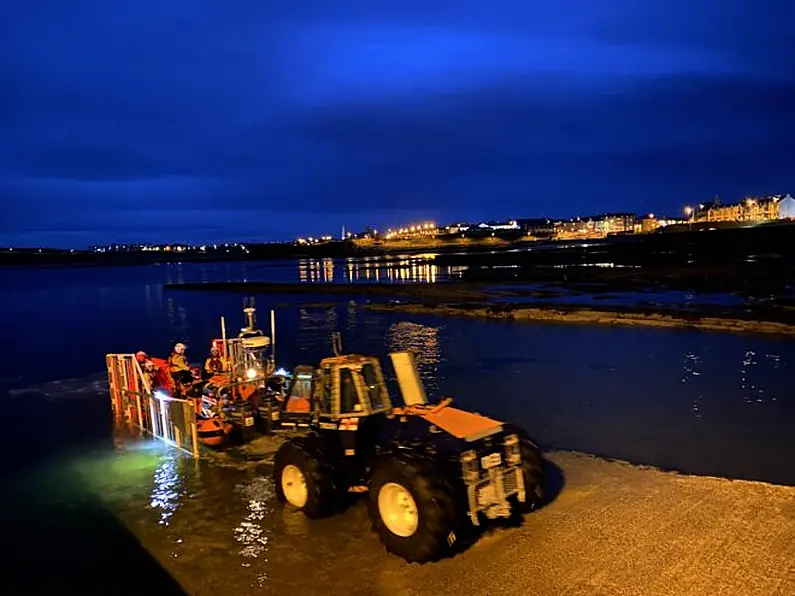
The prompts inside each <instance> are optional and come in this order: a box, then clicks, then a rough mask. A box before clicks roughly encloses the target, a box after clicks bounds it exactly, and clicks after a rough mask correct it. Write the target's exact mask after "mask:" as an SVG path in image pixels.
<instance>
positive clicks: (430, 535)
mask: <svg viewBox="0 0 795 596" xmlns="http://www.w3.org/2000/svg"><path fill="white" fill-rule="evenodd" d="M369 489H370V490H369V513H370V521H371V522H372V525H373V529H374V530H375V531H376V532H377V533H378V537H379V538H380V540H381V542H382V543H383V545H384V547H385V548H386V550H387V551H388V552H390V553H392V554H395V555H397V556H399V557H402V558H403V559H405V560H406V561H408V562H410V563H425V562H428V561H435V560H438V559H441V558H443V557H445V556H448V555H450V554H452V552H453V549H454V547H455V546H456V545H457V542H458V535H457V533H458V531H459V528H461V526H462V521H464V520H465V518H464V516H463V514H462V512H461V509H460V507H458V506H457V505H456V500H455V493H454V490H453V488H452V487H451V486H450V484H449V483H448V482H447V481H445V479H444V478H443V476H442V475H441V474H440V472H439V470H438V469H437V467H436V466H434V465H433V464H432V463H430V462H428V461H425V460H421V459H413V458H409V457H405V456H404V457H401V456H398V457H395V458H393V459H386V458H385V459H382V460H381V461H380V462H378V463H377V464H376V467H375V469H374V470H373V474H372V477H371V479H370V483H369Z"/></svg>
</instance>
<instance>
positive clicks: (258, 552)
mask: <svg viewBox="0 0 795 596" xmlns="http://www.w3.org/2000/svg"><path fill="white" fill-rule="evenodd" d="M235 492H237V493H239V494H240V495H242V497H243V500H244V501H245V502H246V515H245V517H244V518H243V519H242V520H241V521H240V523H239V524H238V525H237V527H236V528H235V540H237V542H238V543H239V544H240V546H241V550H240V555H242V556H243V557H245V558H257V557H261V556H262V555H265V554H267V551H268V540H269V535H270V534H271V531H270V530H269V529H266V528H264V527H263V525H262V521H263V520H264V519H265V518H266V517H270V516H272V515H273V512H274V507H273V501H274V496H275V495H274V491H273V483H272V482H271V481H270V479H267V478H254V479H253V480H252V481H250V482H248V483H246V484H241V485H238V486H237V487H235ZM266 560H267V559H266ZM243 565H244V566H250V563H243Z"/></svg>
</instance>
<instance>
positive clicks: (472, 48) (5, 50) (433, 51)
mask: <svg viewBox="0 0 795 596" xmlns="http://www.w3.org/2000/svg"><path fill="white" fill-rule="evenodd" d="M390 4H391V6H390ZM4 8H5V10H4V14H5V16H4V18H3V19H2V20H0V91H1V92H0V131H2V132H3V134H2V135H0V245H2V244H13V245H40V244H44V245H48V246H66V247H79V246H85V245H88V244H93V243H101V242H116V241H118V242H130V241H170V240H175V241H192V242H193V241H195V242H210V241H225V240H236V239H242V240H247V241H251V240H258V239H261V240H270V239H289V238H293V237H295V236H298V235H312V234H321V233H325V232H328V233H336V232H337V231H338V230H339V228H340V226H341V225H347V226H348V227H349V228H358V227H363V226H365V225H370V224H372V225H376V226H379V227H385V226H388V225H400V224H405V223H409V222H411V221H412V220H417V219H426V218H433V219H437V220H439V221H446V220H459V219H485V218H507V217H533V216H541V215H551V216H570V215H574V214H581V213H591V212H599V211H616V210H622V211H623V210H630V211H638V212H644V211H654V212H678V211H679V210H681V207H682V205H684V204H685V203H688V202H698V201H700V200H704V199H706V198H709V197H711V196H712V195H713V194H714V193H716V192H717V193H720V194H721V195H722V196H723V197H724V200H731V199H739V198H741V197H742V196H743V195H745V194H762V193H768V192H786V191H792V190H795V180H794V178H795V168H794V167H793V165H792V164H793V150H792V139H793V138H795V67H793V62H792V59H793V56H795V3H792V2H790V1H778V0H769V1H768V2H765V3H764V4H762V3H752V2H750V1H744V0H733V1H732V2H726V1H722V2H720V1H712V0H702V1H700V2H695V3H694V2H685V1H684V0H669V1H667V2H656V3H655V2H649V1H643V0H626V1H623V2H620V1H617V2H611V3H599V2H593V1H589V0H562V1H558V2H555V3H550V2H536V1H533V0H524V1H521V2H520V1H518V0H517V1H515V2H508V1H495V2H488V3H486V2H473V3H469V4H467V3H459V2H456V3H453V2H443V1H441V0H424V1H423V2H416V1H413V0H407V1H404V2H400V3H377V2H372V1H370V2H364V1H361V2H334V3H329V2H318V1H304V2H295V1H294V2H289V3H288V2H280V1H274V2H259V1H254V0H239V1H238V2H234V3H221V2H217V1H212V0H193V1H191V2H187V1H186V0H172V1H171V2H162V1H158V2H155V1H154V0H139V1H137V2H131V3H122V4H120V3H111V2H105V1H100V0H73V1H71V2H55V1H45V0H29V1H26V2H23V1H22V0H10V3H8V2H7V3H6V4H5V5H4Z"/></svg>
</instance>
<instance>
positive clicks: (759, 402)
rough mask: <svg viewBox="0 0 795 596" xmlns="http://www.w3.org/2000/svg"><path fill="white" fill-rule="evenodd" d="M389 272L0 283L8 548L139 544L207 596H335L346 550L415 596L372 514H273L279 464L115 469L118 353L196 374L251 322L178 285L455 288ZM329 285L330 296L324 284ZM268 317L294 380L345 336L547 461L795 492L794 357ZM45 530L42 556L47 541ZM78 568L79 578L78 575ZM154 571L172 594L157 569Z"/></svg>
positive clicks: (552, 329)
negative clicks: (753, 482)
mask: <svg viewBox="0 0 795 596" xmlns="http://www.w3.org/2000/svg"><path fill="white" fill-rule="evenodd" d="M390 263H393V262H392V261H378V260H376V261H367V262H364V261H363V262H362V263H358V264H357V263H349V262H346V261H341V262H332V263H331V265H328V264H327V263H324V262H321V264H320V265H319V266H316V265H314V264H307V263H296V262H277V263H236V264H185V265H161V266H147V267H129V268H116V269H101V268H86V269H74V270H69V269H41V270H33V269H31V270H22V269H18V270H11V269H6V270H0V281H2V285H1V286H0V287H2V290H0V307H2V309H3V312H4V313H5V314H6V320H5V323H4V336H3V337H4V340H5V342H4V343H5V346H6V349H7V351H6V353H5V355H4V356H5V357H4V359H3V364H2V367H3V368H2V369H0V384H1V385H0V389H2V391H3V392H2V393H0V399H2V400H3V404H4V405H5V406H6V411H7V412H8V413H9V414H10V415H11V417H10V423H9V424H8V427H7V428H8V433H7V441H8V445H9V446H10V448H9V451H8V454H7V457H6V458H5V462H6V469H7V474H6V475H5V476H4V478H3V483H4V485H5V486H4V487H0V488H2V491H0V504H2V505H3V507H2V510H3V512H4V513H3V516H2V517H3V523H4V529H5V530H7V531H5V532H4V536H5V538H6V540H7V541H9V543H10V544H9V549H11V550H13V551H14V552H15V553H16V554H15V556H16V557H17V559H18V560H20V561H27V560H29V559H26V558H25V551H20V547H19V542H18V541H19V539H20V538H19V537H20V536H23V537H24V540H26V541H28V542H30V543H31V546H30V548H31V549H34V550H35V548H36V547H35V544H40V543H42V541H43V542H44V543H46V544H49V546H48V549H49V551H56V552H60V553H63V552H70V551H72V550H74V551H75V552H78V551H79V552H85V553H87V555H86V556H87V557H88V559H89V560H90V559H91V557H99V558H102V557H103V556H105V555H104V554H103V552H101V551H102V549H101V548H100V549H97V547H96V543H97V541H106V542H108V541H115V542H114V543H119V544H126V543H127V542H125V541H127V540H129V539H130V535H132V536H134V537H135V540H137V541H141V542H142V543H143V544H144V546H145V547H146V549H147V550H148V551H149V552H151V553H153V554H154V555H155V556H156V558H157V559H158V560H160V561H170V563H169V565H170V570H172V572H174V573H176V574H177V575H178V576H179V577H178V579H180V580H181V581H183V583H185V582H187V583H190V582H192V581H195V578H196V577H197V576H201V577H206V578H207V579H206V580H202V581H206V582H208V584H207V585H208V586H209V587H208V590H209V589H210V587H212V585H215V584H213V582H218V584H217V585H223V586H224V587H225V589H230V590H231V589H235V590H237V591H238V592H240V591H244V592H245V591H247V590H249V589H250V588H251V587H262V588H268V589H273V590H276V591H279V589H280V588H281V589H284V587H285V586H287V585H290V586H294V587H296V591H300V590H298V589H297V588H299V587H301V588H302V589H304V591H305V592H306V593H312V592H313V591H314V590H319V587H318V586H320V585H323V581H327V582H334V581H336V580H335V577H336V578H338V568H339V566H337V567H335V565H334V564H333V562H332V561H331V560H333V559H335V558H336V556H337V554H338V553H339V552H340V551H344V552H345V553H347V554H348V557H349V558H350V559H351V560H355V561H357V563H356V565H355V568H356V569H359V568H360V565H364V566H365V567H366V568H367V569H368V570H369V571H368V573H369V574H370V575H367V578H369V579H367V581H371V582H374V583H375V584H379V585H380V584H381V583H384V585H386V584H389V585H390V586H391V585H393V584H394V585H396V586H399V585H400V582H399V578H400V576H401V573H402V571H401V570H402V567H401V565H402V563H400V562H399V561H395V560H393V559H392V558H388V557H384V556H383V555H382V551H381V549H380V547H379V546H378V543H377V541H376V539H375V537H374V536H373V535H372V534H371V533H370V532H369V531H368V529H367V527H368V524H367V519H366V512H365V510H364V508H363V507H362V506H361V505H359V506H355V507H353V508H352V509H351V510H350V511H349V512H347V513H345V514H344V515H343V516H340V517H339V518H335V519H331V520H324V521H322V522H312V523H308V522H306V520H304V519H303V517H301V516H295V515H290V514H289V513H288V512H285V511H284V510H283V509H282V508H280V507H278V506H277V505H276V503H275V502H274V499H273V486H272V484H271V483H270V481H269V479H268V473H269V468H268V463H267V461H268V457H269V454H271V453H272V448H274V447H275V445H272V444H267V442H266V444H265V445H264V446H261V454H262V458H263V462H264V463H262V462H258V461H256V460H255V461H251V462H248V461H238V460H236V459H232V458H230V457H229V456H227V457H226V458H223V459H221V460H220V461H218V462H215V463H211V464H207V463H202V464H201V465H200V466H199V467H198V468H196V467H195V466H194V463H193V462H191V461H190V460H185V459H183V458H181V457H178V456H176V455H175V454H173V453H170V452H168V451H167V450H163V449H161V448H159V447H158V446H157V445H153V444H150V443H140V442H138V441H132V440H127V441H125V442H124V443H123V444H122V449H121V451H119V450H118V448H117V449H114V440H113V437H112V436H111V434H110V432H109V422H110V420H109V411H108V407H109V406H108V402H107V396H106V394H105V393H104V386H103V368H104V355H105V353H107V352H123V353H129V352H134V351H137V350H139V349H143V350H146V351H148V352H150V353H152V354H155V355H166V354H167V353H168V351H169V349H170V347H171V345H172V344H173V343H174V342H176V341H185V342H186V343H188V345H189V354H190V355H191V356H192V357H193V358H194V359H195V360H200V359H201V358H203V357H204V352H205V349H206V347H207V345H208V342H209V340H210V339H212V338H213V337H217V336H218V334H219V328H218V317H219V316H221V315H225V316H226V317H227V325H228V326H229V327H230V329H234V326H235V325H237V324H239V323H242V315H241V312H240V308H241V298H242V297H241V296H239V295H236V294H231V293H198V292H176V291H166V290H164V288H163V284H164V283H167V282H181V281H185V282H190V281H219V280H221V281H223V280H242V279H248V280H270V281H300V280H301V279H302V278H303V279H305V280H306V281H307V282H311V281H312V280H313V279H314V280H315V281H318V279H319V280H320V281H321V282H322V281H323V280H324V279H325V280H326V281H331V282H332V283H337V282H342V283H344V282H346V281H348V282H350V281H353V282H356V281H357V279H358V280H359V281H361V280H362V279H364V280H365V281H366V279H367V276H368V274H367V273H366V271H370V273H369V276H370V277H371V280H372V278H373V277H375V276H376V274H375V273H374V272H375V271H378V274H377V277H378V280H379V281H384V280H387V281H389V280H390V277H391V280H392V281H394V280H396V279H397V280H398V281H403V282H406V281H423V282H432V281H433V280H434V279H436V280H439V279H447V278H450V277H455V275H456V273H455V272H454V271H452V272H451V271H440V270H438V269H437V270H435V273H433V272H434V270H433V269H428V268H427V267H426V266H428V267H433V265H432V263H430V262H429V258H428V257H421V258H418V259H415V260H413V261H411V262H409V263H408V264H405V263H403V264H401V263H402V261H401V260H400V259H398V260H396V261H395V262H394V263H396V264H397V265H396V267H397V269H396V268H395V267H394V266H393V265H391V264H390ZM349 264H350V265H351V268H349V267H348V266H349ZM318 268H319V269H320V270H321V271H322V272H326V273H325V274H322V275H325V277H323V276H322V275H321V277H320V278H317V277H314V278H313V277H312V274H310V273H308V272H309V271H315V272H316V271H317V270H318ZM390 268H391V269H390ZM401 268H402V269H401ZM389 270H392V271H393V273H392V274H391V275H390V274H389V273H387V271H389ZM401 270H402V271H404V273H397V274H396V273H395V271H401ZM328 271H331V272H332V274H331V275H329V274H328ZM349 271H350V275H348V272H349ZM338 272H339V273H338ZM343 272H344V273H343ZM340 275H342V277H340ZM412 276H413V277H412ZM313 303H314V306H307V304H313ZM319 303H325V304H324V305H318V304H319ZM257 304H258V306H259V308H260V313H261V315H262V316H261V319H262V320H261V322H262V324H263V325H262V326H263V327H266V326H267V316H266V313H267V310H268V309H270V308H277V343H276V351H277V361H278V362H277V364H278V365H280V366H286V367H291V366H293V365H295V364H299V363H313V362H315V361H316V360H317V359H319V358H321V357H323V356H325V355H328V353H329V349H330V345H329V343H328V339H329V335H330V333H331V332H332V331H340V332H341V333H342V335H343V345H344V347H345V348H346V350H350V351H359V352H365V353H374V354H378V355H381V356H385V355H386V353H387V352H388V351H391V350H398V349H411V350H414V351H416V352H417V353H418V364H419V367H420V371H421V373H422V375H423V378H424V380H425V383H426V386H427V387H426V388H427V390H428V393H429V394H430V395H431V396H433V397H442V396H448V395H451V396H454V397H455V398H456V401H457V403H458V405H460V406H461V407H464V408H467V409H472V410H475V411H479V412H481V413H483V414H487V415H490V416H493V417H496V418H501V419H507V420H511V421H514V422H516V423H518V424H521V425H523V426H525V427H526V428H527V429H528V430H530V432H531V433H532V434H533V435H535V436H536V437H537V438H538V439H539V440H540V441H541V442H542V443H543V444H544V445H545V446H546V447H548V448H557V449H571V450H578V451H584V452H588V453H594V454H598V455H603V456H607V457H614V458H618V459H624V460H628V461H630V462H633V463H639V464H650V465H657V466H662V467H666V468H673V469H677V470H682V471H685V472H689V473H697V474H708V475H716V476H726V477H734V478H748V479H759V480H766V481H770V482H776V483H782V484H791V485H795V468H793V466H792V465H791V457H792V454H793V453H795V433H792V431H791V429H792V426H793V422H794V421H795V395H793V393H792V390H791V380H790V379H791V377H792V373H793V370H792V369H793V363H795V347H793V345H792V343H791V342H788V341H785V340H773V339H767V338H754V337H742V336H732V335H726V334H706V333H699V332H692V331H680V330H658V329H653V330H652V329H621V328H606V327H576V326H556V325H541V324H521V325H519V324H510V323H498V322H488V321H476V320H469V319H438V318H435V317H429V316H410V315H405V316H394V315H384V314H374V313H370V312H368V311H367V310H366V309H364V308H363V305H362V304H361V303H357V302H351V301H348V300H347V299H345V297H340V296H323V295H321V294H318V295H301V296H288V295H278V296H275V297H268V296H257ZM392 388H393V390H394V383H392ZM116 446H117V447H118V442H117V443H116ZM20 508H21V509H20ZM19 511H25V512H26V515H23V516H21V517H20V515H19V513H18V512H19ZM6 518H8V519H6ZM100 518H101V519H102V520H105V521H97V520H98V519H100ZM53 519H55V520H57V521H56V522H53V521H52V520H53ZM87 520H88V521H87ZM23 522H24V524H27V525H24V524H23ZM30 524H33V525H34V526H35V527H36V528H37V531H38V532H40V533H41V536H42V537H39V538H34V537H33V536H32V535H31V531H30V529H29V527H30ZM69 524H73V526H74V527H72V526H70V525H69ZM116 526H118V528H116ZM63 527H70V528H72V529H71V530H69V531H65V530H59V528H63ZM110 528H115V529H113V530H111V529H110ZM81 537H82V538H81ZM70 540H71V541H78V542H74V543H73V542H69V541H70ZM81 540H82V542H81ZM135 540H133V542H132V543H131V544H134V543H135ZM342 543H344V546H341V544H342ZM26 544H27V542H26ZM310 544H311V546H309V545H310ZM92 545H94V546H93V547H92ZM26 548H27V547H26ZM92 548H93V549H94V550H91V549H92ZM120 548H121V547H120ZM130 548H133V547H132V546H131V547H130ZM9 549H7V550H9ZM31 552H32V551H31ZM37 552H38V551H37ZM130 552H132V551H130ZM88 553H90V554H88ZM36 556H37V557H39V559H40V558H41V557H44V556H45V555H42V554H39V555H36ZM47 556H49V555H47ZM52 556H53V557H54V556H55V554H53V555H52ZM107 556H108V557H109V556H110V555H107ZM125 556H129V557H132V556H133V555H132V554H130V555H125ZM135 556H137V555H135ZM59 557H61V558H62V554H59ZM56 558H58V557H56ZM17 559H15V560H17ZM46 560H48V559H46ZM59 560H60V559H59ZM103 560H104V559H103ZM318 561H320V562H318ZM112 562H113V561H110V562H108V565H111V563H112ZM116 562H117V563H119V564H122V563H123V561H121V562H119V561H116ZM277 562H278V563H277ZM39 564H43V563H41V561H40V562H39ZM54 564H56V565H57V564H58V561H56V562H55V563H54ZM86 564H88V563H86ZM20 565H22V563H20ZM75 565H77V563H75V564H73V565H72V566H71V567H68V569H67V568H66V567H64V569H65V570H64V571H63V573H65V574H66V575H67V576H69V574H70V573H72V574H77V571H76V569H80V567H79V565H78V566H77V567H75ZM302 565H303V566H306V565H313V566H315V573H314V575H313V576H312V578H307V577H304V576H301V573H300V571H296V570H299V569H301V566H302ZM139 566H140V569H142V570H143V569H149V568H150V567H151V569H152V570H151V574H152V577H161V576H160V575H158V573H160V572H159V571H158V569H157V566H156V565H155V564H154V562H152V561H149V560H147V561H146V562H143V560H142V562H141V563H139ZM349 566H350V565H349ZM20 569H25V568H24V565H22V566H21V567H20ZM351 569H352V572H354V573H355V572H356V571H355V570H353V567H351ZM28 571H29V570H28ZM142 573H143V572H142ZM34 575H35V574H34ZM365 575H366V574H365ZM27 577H28V578H30V574H29V573H28V576H27ZM75 577H77V576H76V575H75ZM324 578H325V579H324ZM321 580H323V581H321ZM152 581H155V580H152ZM157 581H161V580H157ZM291 582H292V583H291ZM390 582H391V583H390ZM384 592H385V593H391V592H390V591H389V590H384Z"/></svg>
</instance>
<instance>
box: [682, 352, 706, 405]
mask: <svg viewBox="0 0 795 596" xmlns="http://www.w3.org/2000/svg"><path fill="white" fill-rule="evenodd" d="M700 369H701V357H700V356H697V355H696V354H694V353H693V352H691V351H687V352H685V362H684V367H683V372H684V374H683V375H682V383H693V382H694V381H697V380H698V379H696V378H695V377H699V376H701V370H700ZM702 398H703V395H702V394H701V392H700V390H698V389H696V391H695V392H694V395H693V402H692V403H693V405H692V406H691V411H692V412H693V416H694V417H695V418H697V419H700V418H701V417H702V413H701V399H702Z"/></svg>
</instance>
